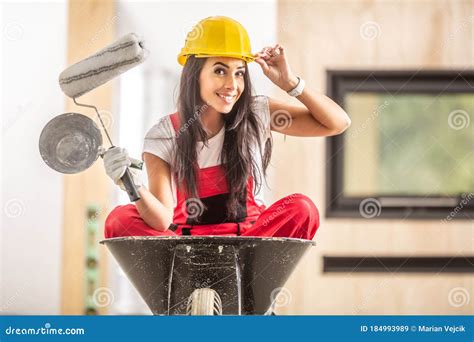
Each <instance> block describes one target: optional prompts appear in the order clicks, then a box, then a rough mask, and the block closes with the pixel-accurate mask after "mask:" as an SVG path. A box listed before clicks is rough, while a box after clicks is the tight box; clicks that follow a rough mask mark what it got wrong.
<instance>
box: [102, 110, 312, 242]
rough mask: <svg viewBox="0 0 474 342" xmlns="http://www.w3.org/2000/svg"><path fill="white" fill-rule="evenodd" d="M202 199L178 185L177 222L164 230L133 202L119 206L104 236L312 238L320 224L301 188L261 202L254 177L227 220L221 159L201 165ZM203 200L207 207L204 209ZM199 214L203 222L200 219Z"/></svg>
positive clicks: (173, 117) (175, 123)
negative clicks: (232, 218)
mask: <svg viewBox="0 0 474 342" xmlns="http://www.w3.org/2000/svg"><path fill="white" fill-rule="evenodd" d="M171 121H172V123H173V127H174V130H175V132H177V131H179V127H180V125H179V116H178V113H174V114H172V115H171ZM197 179H198V196H199V199H188V200H187V199H186V196H185V194H184V193H182V192H181V191H180V190H179V188H178V187H176V188H177V196H176V199H177V204H176V207H175V208H174V214H173V223H172V224H171V225H170V228H169V229H168V230H166V231H164V232H160V231H158V230H155V229H153V228H151V227H150V226H148V225H147V224H146V223H145V222H144V221H143V219H142V218H141V217H140V214H139V213H138V210H137V208H136V207H135V205H134V204H127V205H121V206H117V207H116V208H115V209H114V210H112V212H111V213H110V214H109V216H108V217H107V219H106V221H105V232H104V233H105V238H112V237H120V236H149V235H155V236H160V235H227V236H267V237H270V236H273V237H291V238H301V239H307V240H312V239H313V236H314V234H315V233H316V230H317V229H318V227H319V212H318V209H317V208H316V206H315V204H314V203H313V202H312V201H311V199H309V198H308V197H307V196H305V195H303V194H292V195H289V196H286V197H284V198H282V199H280V200H278V201H277V202H275V203H273V204H272V205H271V206H270V207H268V208H266V207H265V205H258V204H257V203H256V202H255V199H254V195H253V182H254V180H253V177H252V176H249V178H248V181H247V196H246V202H245V203H241V208H240V209H239V217H238V218H237V219H236V220H235V221H233V222H229V221H227V220H226V214H227V210H226V201H227V198H228V196H229V193H228V187H227V182H226V178H225V170H224V168H223V166H222V165H217V166H211V167H206V168H203V169H199V168H198V174H197ZM202 204H205V206H206V207H207V209H206V210H202ZM196 218H199V222H198V221H197V220H196Z"/></svg>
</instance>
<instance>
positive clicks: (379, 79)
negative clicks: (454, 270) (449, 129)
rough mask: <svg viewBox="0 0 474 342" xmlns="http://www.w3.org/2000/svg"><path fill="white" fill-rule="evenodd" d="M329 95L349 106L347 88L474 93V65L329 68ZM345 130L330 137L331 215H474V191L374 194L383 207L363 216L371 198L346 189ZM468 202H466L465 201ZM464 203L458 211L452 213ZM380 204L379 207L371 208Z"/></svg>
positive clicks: (328, 205)
mask: <svg viewBox="0 0 474 342" xmlns="http://www.w3.org/2000/svg"><path fill="white" fill-rule="evenodd" d="M326 77H327V78H326V79H327V95H328V96H329V97H330V98H331V99H333V100H334V101H335V102H336V103H338V104H339V105H340V106H341V107H342V108H345V103H344V98H345V95H346V93H348V92H374V93H384V94H386V93H387V92H389V93H391V94H392V93H395V94H414V93H424V94H427V93H428V94H440V93H466V92H467V93H469V92H471V93H472V92H474V70H467V69H466V70H327V71H326ZM344 134H345V133H343V134H340V135H336V136H332V137H328V138H327V140H326V170H325V171H326V210H325V216H326V217H328V218H359V219H367V218H370V219H387V218H389V219H441V220H446V221H451V220H466V219H471V220H472V218H473V216H474V200H473V199H474V198H473V196H474V194H473V193H463V194H459V196H456V197H443V196H432V197H425V196H374V197H373V199H374V201H378V204H379V205H380V210H379V211H378V212H376V213H375V214H374V215H373V216H371V217H367V216H362V215H361V212H360V209H359V208H360V206H361V204H362V201H364V200H366V199H367V198H366V197H348V196H346V195H345V194H344V191H343V189H344V184H343V174H344ZM466 202H467V203H466ZM460 205H462V208H461V210H458V211H457V212H456V214H455V215H452V216H450V213H451V212H452V211H453V210H456V208H457V207H458V208H459V206H460ZM372 209H375V210H376V209H377V208H372Z"/></svg>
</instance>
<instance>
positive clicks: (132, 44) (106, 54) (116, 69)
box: [59, 33, 148, 98]
mask: <svg viewBox="0 0 474 342" xmlns="http://www.w3.org/2000/svg"><path fill="white" fill-rule="evenodd" d="M147 56H148V51H147V50H146V49H145V48H144V43H143V41H142V40H140V38H139V37H138V36H137V35H136V34H135V33H129V34H127V35H126V36H123V37H122V38H120V39H119V40H117V41H116V42H114V43H112V44H110V45H108V46H106V47H105V48H103V49H102V50H100V51H99V52H97V53H96V54H94V55H92V56H90V57H88V58H86V59H83V60H81V61H80V62H78V63H76V64H73V65H71V66H70V67H68V68H67V69H66V70H64V71H63V72H62V73H61V74H60V75H59V85H60V87H61V89H62V91H63V92H64V94H66V95H67V96H69V97H71V98H77V97H79V96H82V95H84V94H86V93H87V92H89V91H91V90H93V89H95V88H97V87H98V86H100V85H102V84H104V83H106V82H108V81H109V80H111V79H112V78H114V77H117V76H118V75H120V74H122V73H124V72H125V71H127V70H129V69H131V68H133V67H135V66H136V65H138V64H141V63H142V62H143V61H144V60H145V59H146V57H147Z"/></svg>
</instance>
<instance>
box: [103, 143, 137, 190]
mask: <svg viewBox="0 0 474 342" xmlns="http://www.w3.org/2000/svg"><path fill="white" fill-rule="evenodd" d="M130 164H131V162H130V158H129V157H128V153H127V150H125V149H123V148H120V147H112V148H110V149H109V150H107V152H105V154H104V166H105V171H106V172H107V175H109V177H110V178H112V180H113V181H114V182H115V183H117V182H118V181H120V178H122V176H123V175H124V173H125V171H126V169H127V167H129V166H130Z"/></svg>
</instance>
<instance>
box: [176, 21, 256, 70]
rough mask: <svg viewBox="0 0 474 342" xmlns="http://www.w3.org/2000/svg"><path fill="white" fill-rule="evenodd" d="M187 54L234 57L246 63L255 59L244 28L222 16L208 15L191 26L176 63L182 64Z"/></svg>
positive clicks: (198, 56)
mask: <svg viewBox="0 0 474 342" xmlns="http://www.w3.org/2000/svg"><path fill="white" fill-rule="evenodd" d="M189 55H195V57H196V58H205V57H212V56H222V57H234V58H239V59H243V60H245V61H246V62H247V63H249V62H252V61H254V59H255V58H254V57H253V56H252V52H251V48H250V39H249V36H248V33H247V31H246V30H245V28H244V27H243V26H242V25H241V24H240V23H239V22H238V21H235V20H234V19H231V18H229V17H224V16H213V17H208V18H206V19H203V20H201V21H200V22H199V23H197V24H196V25H195V26H194V27H193V29H192V30H191V32H189V33H188V35H187V37H186V41H185V43H184V47H183V48H182V49H181V52H180V53H179V55H178V63H179V64H181V65H184V64H185V63H186V60H187V58H188V56H189Z"/></svg>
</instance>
